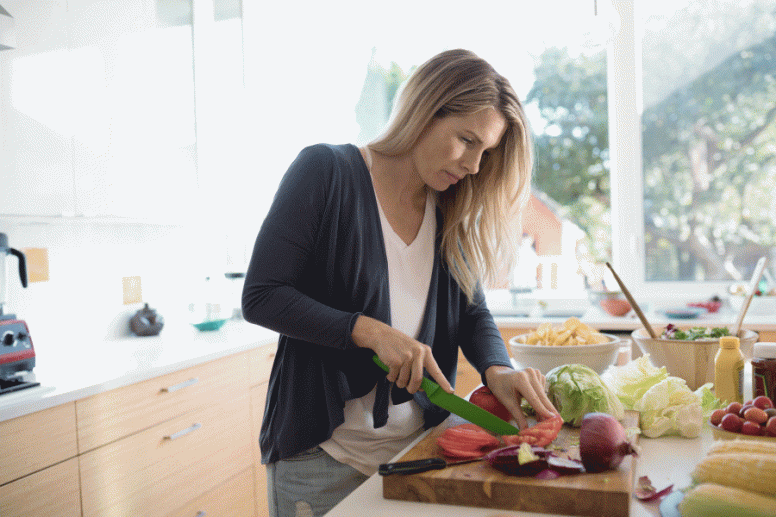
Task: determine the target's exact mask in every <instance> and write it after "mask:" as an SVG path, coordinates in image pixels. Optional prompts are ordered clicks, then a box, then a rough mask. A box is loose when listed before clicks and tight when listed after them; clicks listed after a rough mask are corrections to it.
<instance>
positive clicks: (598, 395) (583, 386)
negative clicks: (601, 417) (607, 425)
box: [546, 364, 625, 427]
mask: <svg viewBox="0 0 776 517" xmlns="http://www.w3.org/2000/svg"><path fill="white" fill-rule="evenodd" d="M546 379H547V394H548V395H549V397H550V400H551V401H552V403H553V405H555V407H556V408H557V409H558V411H560V416H561V417H562V418H563V421H564V422H566V423H567V424H569V425H572V426H574V427H579V426H580V424H581V423H582V417H584V416H585V415H586V414H588V413H594V412H599V413H608V414H610V415H612V416H613V417H614V418H616V419H617V420H622V419H623V418H624V417H625V408H624V407H623V405H622V402H621V401H620V399H619V398H617V396H616V395H615V394H614V392H612V390H611V389H609V387H608V386H606V384H604V382H603V380H601V377H600V376H599V375H598V374H597V373H596V372H595V371H594V370H592V369H591V368H589V367H587V366H585V365H583V364H566V365H563V366H558V367H556V368H553V369H552V370H550V371H549V372H547V375H546Z"/></svg>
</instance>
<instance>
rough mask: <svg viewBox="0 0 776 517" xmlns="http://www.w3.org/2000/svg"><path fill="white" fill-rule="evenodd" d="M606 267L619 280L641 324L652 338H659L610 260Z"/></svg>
mask: <svg viewBox="0 0 776 517" xmlns="http://www.w3.org/2000/svg"><path fill="white" fill-rule="evenodd" d="M606 267H608V268H609V270H610V271H611V272H612V274H613V275H614V279H615V280H617V283H618V284H619V285H620V289H621V290H622V294H624V295H625V298H627V299H628V303H630V304H631V307H633V311H634V312H635V313H636V315H637V316H638V317H639V319H640V320H641V324H642V325H644V328H645V329H647V332H649V336H650V337H651V338H652V339H657V334H655V331H654V330H653V329H652V325H650V324H649V321H647V317H646V316H644V313H643V312H641V308H640V307H639V304H638V303H636V300H634V299H633V296H632V295H631V294H630V291H628V288H627V287H625V284H623V283H622V280H620V277H619V275H617V272H616V271H615V270H614V268H613V267H612V265H611V264H609V263H608V262H607V263H606Z"/></svg>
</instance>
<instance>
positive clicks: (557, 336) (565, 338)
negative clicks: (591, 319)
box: [519, 317, 609, 346]
mask: <svg viewBox="0 0 776 517" xmlns="http://www.w3.org/2000/svg"><path fill="white" fill-rule="evenodd" d="M519 341H520V342H521V343H525V344H527V345H539V346H578V345H593V344H601V343H607V342H608V341H609V338H608V337H606V336H605V335H603V334H601V333H600V332H598V331H597V330H595V329H593V328H592V327H590V326H589V325H587V324H585V323H583V322H582V321H580V320H579V319H578V318H574V317H571V318H569V319H567V320H566V321H564V322H563V323H562V324H559V325H556V326H553V325H552V324H551V323H549V322H546V323H542V324H541V325H539V326H538V327H537V328H536V330H535V331H533V332H530V333H529V334H528V335H525V336H520V338H519Z"/></svg>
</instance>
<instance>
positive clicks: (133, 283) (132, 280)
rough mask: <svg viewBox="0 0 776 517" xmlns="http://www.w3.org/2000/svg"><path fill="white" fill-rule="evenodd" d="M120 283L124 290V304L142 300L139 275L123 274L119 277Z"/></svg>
mask: <svg viewBox="0 0 776 517" xmlns="http://www.w3.org/2000/svg"><path fill="white" fill-rule="evenodd" d="M121 285H122V287H123V290H124V305H130V304H133V303H141V302H142V301H143V286H142V284H141V283H140V277H139V276H125V277H123V278H122V279H121Z"/></svg>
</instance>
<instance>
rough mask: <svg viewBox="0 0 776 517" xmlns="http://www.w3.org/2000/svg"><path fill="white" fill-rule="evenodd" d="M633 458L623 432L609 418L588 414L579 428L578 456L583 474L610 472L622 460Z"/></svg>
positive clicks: (634, 451)
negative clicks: (626, 457)
mask: <svg viewBox="0 0 776 517" xmlns="http://www.w3.org/2000/svg"><path fill="white" fill-rule="evenodd" d="M630 454H634V455H635V454H636V449H635V448H634V447H633V444H631V443H630V441H629V440H628V438H627V436H626V434H625V428H624V427H623V426H622V424H621V423H620V422H618V421H617V419H616V418H614V417H613V416H612V415H608V414H606V413H588V414H586V415H585V416H584V417H583V418H582V423H581V425H580V428H579V455H580V457H581V459H582V464H583V465H584V466H585V470H586V471H587V472H603V471H605V470H614V469H616V468H617V467H619V466H620V463H622V460H623V459H624V458H625V456H628V455H630Z"/></svg>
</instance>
